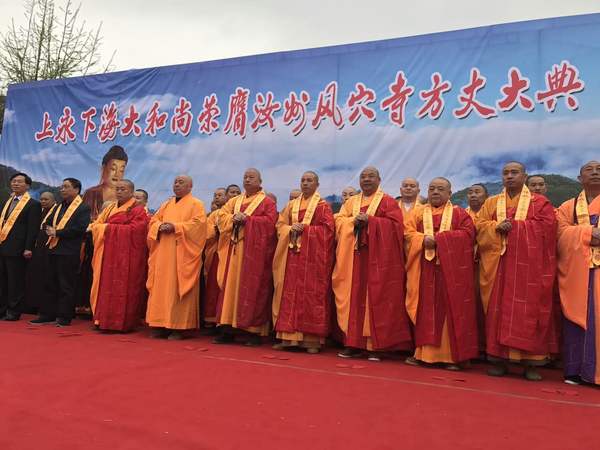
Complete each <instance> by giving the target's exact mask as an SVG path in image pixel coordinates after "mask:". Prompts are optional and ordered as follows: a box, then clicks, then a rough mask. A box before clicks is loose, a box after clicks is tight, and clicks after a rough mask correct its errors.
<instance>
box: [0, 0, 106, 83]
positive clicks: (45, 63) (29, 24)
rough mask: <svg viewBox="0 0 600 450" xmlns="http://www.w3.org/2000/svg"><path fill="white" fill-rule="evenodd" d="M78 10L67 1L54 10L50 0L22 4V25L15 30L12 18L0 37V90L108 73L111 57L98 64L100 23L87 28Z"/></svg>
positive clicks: (54, 6) (99, 61) (99, 55)
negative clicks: (6, 29)
mask: <svg viewBox="0 0 600 450" xmlns="http://www.w3.org/2000/svg"><path fill="white" fill-rule="evenodd" d="M80 9H81V5H79V6H77V7H76V8H74V7H73V3H72V2H71V0H67V1H66V3H65V4H64V6H59V7H58V8H57V6H56V2H55V1H54V0H28V1H26V3H25V19H26V24H25V25H21V26H18V27H17V26H16V25H15V21H14V18H13V20H12V22H11V25H10V26H9V27H8V31H7V32H6V33H3V34H0V88H2V87H6V85H7V84H11V83H24V82H28V81H36V80H49V79H54V78H64V77H69V76H75V75H88V74H92V73H98V72H106V71H108V70H109V68H110V66H111V63H112V59H113V58H112V57H111V58H110V60H109V61H108V63H107V64H106V65H103V64H102V62H101V54H100V48H101V44H102V37H101V34H100V33H101V30H102V24H100V25H99V26H98V28H96V29H88V28H87V25H86V22H85V20H84V21H80V20H79V12H80ZM112 56H113V57H114V53H113V55H112ZM0 93H1V92H0Z"/></svg>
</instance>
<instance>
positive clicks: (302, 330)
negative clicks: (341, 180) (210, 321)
mask: <svg viewBox="0 0 600 450" xmlns="http://www.w3.org/2000/svg"><path fill="white" fill-rule="evenodd" d="M318 186H319V176H318V175H317V174H316V173H315V172H305V173H304V174H303V175H302V178H301V180H300V187H301V195H300V196H299V197H297V198H295V199H292V200H291V201H290V202H289V203H288V204H287V206H286V207H285V208H284V210H283V211H282V212H281V214H280V215H279V220H278V221H277V234H278V244H277V250H276V252H275V259H274V260H273V281H274V285H275V294H274V296H273V325H274V327H275V331H276V332H277V338H278V339H281V343H279V344H275V346H274V347H273V348H275V349H278V350H282V349H285V348H291V347H301V348H306V350H307V352H308V353H318V352H319V350H320V348H321V345H323V344H324V343H325V338H326V337H327V335H328V334H329V324H330V310H331V303H332V302H331V271H332V269H333V257H334V248H335V244H334V234H335V224H334V220H333V212H332V211H331V207H330V206H329V204H328V203H327V202H325V201H324V200H323V199H321V196H320V195H319V193H318V192H317V188H318Z"/></svg>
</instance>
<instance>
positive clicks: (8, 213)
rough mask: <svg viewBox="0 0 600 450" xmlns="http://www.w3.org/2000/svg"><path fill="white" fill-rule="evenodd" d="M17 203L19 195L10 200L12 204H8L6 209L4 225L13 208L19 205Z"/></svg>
mask: <svg viewBox="0 0 600 450" xmlns="http://www.w3.org/2000/svg"><path fill="white" fill-rule="evenodd" d="M17 203H19V199H18V198H17V197H15V198H13V201H12V202H10V205H8V211H6V216H4V222H3V223H2V225H4V223H6V221H7V220H8V218H9V217H10V214H11V213H12V212H13V210H14V209H15V207H16V206H17Z"/></svg>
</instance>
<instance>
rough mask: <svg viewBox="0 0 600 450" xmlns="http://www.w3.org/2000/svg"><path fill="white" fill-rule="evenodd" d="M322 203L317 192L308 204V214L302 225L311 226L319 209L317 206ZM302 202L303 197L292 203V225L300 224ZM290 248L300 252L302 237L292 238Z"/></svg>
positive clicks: (305, 214)
mask: <svg viewBox="0 0 600 450" xmlns="http://www.w3.org/2000/svg"><path fill="white" fill-rule="evenodd" d="M320 201H321V195H319V193H318V192H315V193H314V194H313V195H312V197H311V198H310V201H309V202H308V206H307V207H306V212H305V213H304V218H303V219H302V225H310V223H311V222H312V218H313V216H314V215H315V210H316V209H317V205H318V204H319V202H320ZM301 202H302V196H300V197H298V198H296V199H294V200H293V201H292V225H293V224H295V223H298V216H299V215H300V204H301ZM290 237H291V238H292V239H290V244H289V247H290V248H292V249H294V250H295V251H297V252H299V251H300V247H301V246H302V245H301V240H302V235H299V236H295V235H294V236H290Z"/></svg>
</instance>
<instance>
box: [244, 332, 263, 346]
mask: <svg viewBox="0 0 600 450" xmlns="http://www.w3.org/2000/svg"><path fill="white" fill-rule="evenodd" d="M245 345H246V347H260V346H261V345H262V339H261V338H260V336H259V335H258V334H253V335H252V336H249V337H248V340H247V341H246V344H245Z"/></svg>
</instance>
